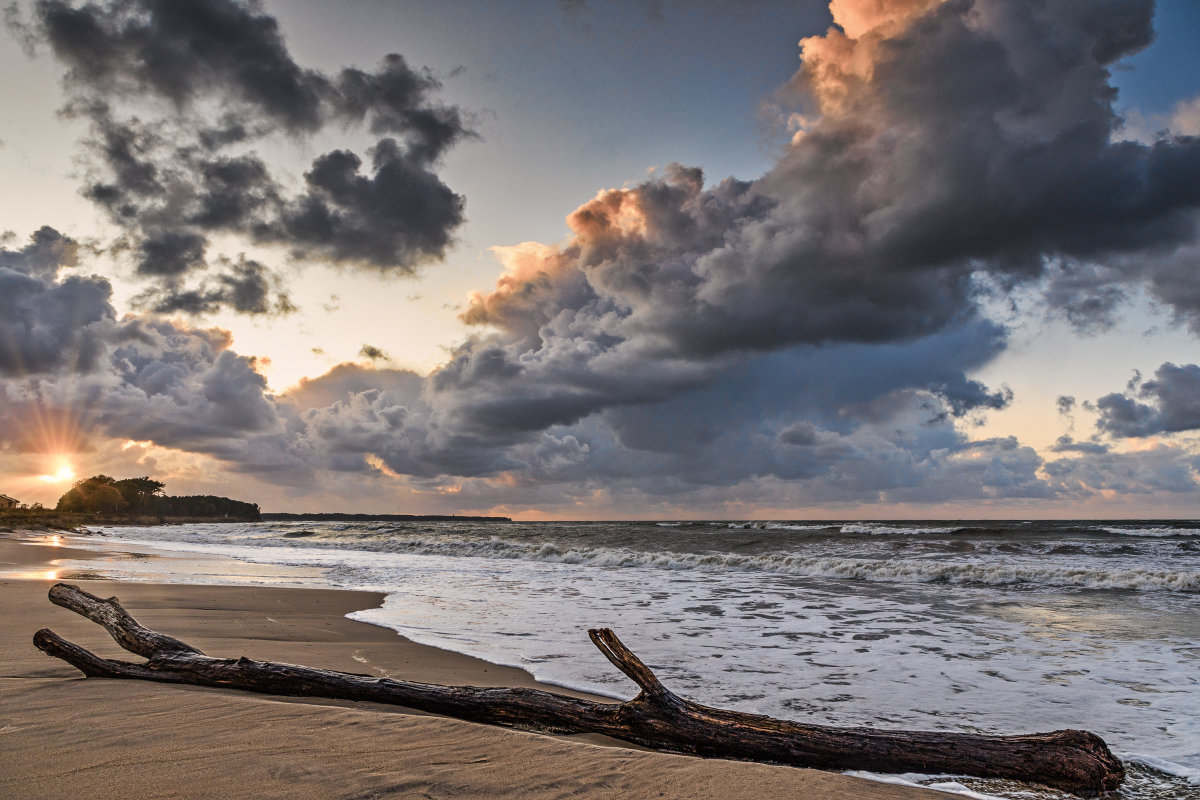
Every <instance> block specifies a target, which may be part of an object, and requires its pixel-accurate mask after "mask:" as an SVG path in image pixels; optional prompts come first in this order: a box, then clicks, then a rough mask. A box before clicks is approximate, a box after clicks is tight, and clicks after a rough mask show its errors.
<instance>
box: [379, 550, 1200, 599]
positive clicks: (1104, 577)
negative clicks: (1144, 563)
mask: <svg viewBox="0 0 1200 800" xmlns="http://www.w3.org/2000/svg"><path fill="white" fill-rule="evenodd" d="M380 544H381V545H383V546H382V547H380V548H379V549H382V550H384V551H387V552H394V553H404V554H411V555H432V556H449V557H474V558H503V559H514V560H522V561H542V562H550V563H561V564H572V565H580V566H589V567H602V568H626V567H640V568H650V569H665V570H696V571H701V572H759V573H767V574H776V575H787V576H797V577H806V578H832V579H839V580H863V581H873V582H884V583H946V584H965V585H970V584H974V585H984V586H1057V587H1068V588H1079V589H1123V590H1136V591H1174V592H1200V572H1187V571H1174V570H1165V569H1148V568H1130V569H1102V568H1095V567H1074V566H1056V565H1054V564H1045V563H1038V564H1018V563H1000V564H996V563H984V562H979V561H938V560H931V559H908V560H905V559H888V560H883V559H869V558H840V557H836V556H802V555H796V554H786V553H770V554H760V555H742V554H737V553H679V552H672V551H658V552H646V551H638V550H629V549H625V548H604V547H599V548H587V547H560V546H559V545H557V544H555V543H553V542H542V543H528V544H527V543H521V542H511V541H506V540H504V539H500V538H497V537H492V538H489V539H469V540H464V539H457V538H449V537H430V538H425V537H410V538H406V539H394V540H391V541H388V542H386V543H382V542H381V543H380Z"/></svg>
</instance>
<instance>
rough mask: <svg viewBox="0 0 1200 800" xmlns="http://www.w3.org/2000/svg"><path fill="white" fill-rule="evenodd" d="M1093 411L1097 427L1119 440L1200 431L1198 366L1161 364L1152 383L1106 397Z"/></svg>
mask: <svg viewBox="0 0 1200 800" xmlns="http://www.w3.org/2000/svg"><path fill="white" fill-rule="evenodd" d="M1142 401H1146V402H1142ZM1096 408H1097V410H1098V411H1099V412H1100V419H1099V420H1098V421H1097V423H1096V427H1097V428H1098V429H1099V430H1101V431H1103V432H1104V433H1108V434H1111V435H1113V436H1116V437H1120V438H1127V437H1133V436H1153V435H1155V434H1159V433H1178V432H1180V431H1191V430H1197V429H1200V366H1197V365H1195V364H1185V365H1183V366H1182V367H1179V366H1176V365H1174V364H1171V363H1166V364H1163V365H1162V366H1160V367H1159V368H1158V369H1157V370H1155V373H1154V379H1153V380H1148V381H1145V382H1141V383H1140V384H1134V385H1132V386H1131V387H1130V389H1129V390H1128V391H1126V392H1125V393H1124V394H1117V393H1115V392H1114V393H1113V394H1108V395H1105V396H1104V397H1101V398H1100V399H1099V400H1097V401H1096Z"/></svg>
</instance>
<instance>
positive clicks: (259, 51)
mask: <svg viewBox="0 0 1200 800" xmlns="http://www.w3.org/2000/svg"><path fill="white" fill-rule="evenodd" d="M34 9H35V14H34V16H35V19H34V21H33V23H32V24H30V25H25V24H24V23H22V22H20V21H19V20H17V19H15V17H14V16H13V15H11V14H10V15H9V20H8V23H9V27H10V28H12V29H14V30H15V31H16V32H17V33H18V34H19V35H20V36H21V37H23V39H24V40H26V41H29V42H32V43H33V44H34V45H42V46H45V47H46V48H47V49H48V50H49V51H50V52H51V53H52V54H53V56H54V57H55V58H56V59H57V60H58V61H59V62H60V63H61V64H62V65H63V67H64V69H65V72H64V76H63V85H64V88H65V90H66V93H67V102H66V105H65V106H64V113H66V114H67V115H68V116H74V117H81V118H84V119H87V120H88V121H89V122H90V126H91V132H90V135H89V136H88V138H87V140H86V146H87V151H88V153H89V155H90V158H89V161H88V169H87V173H86V180H85V185H84V187H83V190H82V191H83V195H84V196H85V197H87V198H88V199H90V200H92V201H93V202H94V203H96V204H97V205H98V206H99V207H101V208H103V209H104V210H105V211H106V212H107V214H108V215H109V217H110V218H111V219H112V220H113V221H114V222H116V223H117V224H119V225H121V226H122V227H123V228H124V229H125V230H126V232H127V237H128V245H129V247H131V249H132V255H133V257H134V260H135V263H136V269H137V272H138V274H139V275H141V276H143V277H145V278H147V279H149V280H152V281H153V282H154V283H155V284H156V285H157V288H156V289H152V290H151V291H152V293H159V294H162V295H164V298H165V299H163V300H161V301H160V302H159V303H158V305H159V306H161V307H163V308H171V307H178V308H180V309H183V310H189V311H193V312H196V313H200V312H204V311H210V310H215V309H217V308H220V307H227V308H230V309H231V310H234V311H241V312H246V313H255V314H261V313H268V312H269V311H273V310H278V309H281V308H283V309H286V308H288V307H290V302H289V301H288V300H287V299H286V297H282V296H281V297H280V298H279V299H278V300H275V301H269V300H267V299H265V298H262V297H259V298H257V299H255V300H253V301H251V300H247V290H246V289H245V288H244V287H245V286H246V280H247V275H246V271H245V270H244V269H243V270H241V271H240V272H232V273H231V272H228V271H227V272H226V273H224V274H221V275H218V276H217V277H216V279H215V280H213V281H210V282H209V283H210V284H211V285H219V286H222V288H221V289H212V288H204V287H198V286H195V285H192V284H190V283H189V280H190V279H191V278H192V277H193V276H203V275H205V274H206V271H207V270H209V269H210V268H211V267H212V264H211V258H212V252H211V251H212V247H213V245H212V240H213V237H214V235H218V234H234V235H239V236H243V237H246V238H248V239H249V240H251V241H255V242H258V243H263V244H271V245H280V246H282V247H284V248H285V249H286V251H287V252H288V253H289V255H290V256H291V257H293V258H295V259H298V260H301V261H326V262H327V261H332V262H335V263H338V264H342V265H346V266H351V267H363V268H367V269H370V270H374V271H378V272H383V273H389V274H402V275H407V274H412V273H413V272H415V271H416V270H417V269H418V268H419V267H420V266H422V265H423V264H426V263H429V262H433V261H438V260H440V259H441V258H442V257H443V256H444V255H445V252H446V250H447V248H448V247H449V246H450V245H451V243H452V242H453V234H454V231H455V229H457V228H458V227H459V226H460V225H461V224H462V223H463V221H464V215H463V198H462V197H461V196H459V195H457V194H455V193H454V192H453V191H452V190H450V189H449V188H448V187H447V186H446V185H445V184H444V183H443V182H442V181H441V179H440V178H439V177H438V175H437V173H436V172H435V167H436V164H437V162H438V160H439V159H440V158H441V157H442V156H443V155H444V154H445V152H446V151H447V149H448V148H450V147H451V146H453V145H454V144H455V143H456V142H458V141H461V140H462V139H463V138H464V137H468V136H471V135H472V134H471V132H470V130H469V129H468V127H467V125H466V123H465V121H464V119H463V115H462V114H461V112H460V111H459V110H458V109H457V108H455V107H453V106H447V105H442V104H439V103H438V102H437V101H436V99H435V96H436V93H437V91H438V90H439V88H440V84H439V83H438V81H437V79H436V78H435V77H434V76H433V75H432V74H431V73H430V72H428V71H427V70H418V69H414V68H412V67H411V66H409V64H408V63H407V62H406V61H405V59H404V58H403V57H402V56H400V55H398V54H394V53H393V54H389V55H387V56H386V57H384V59H383V60H382V62H381V63H380V64H379V66H378V67H377V68H376V69H375V70H374V71H370V72H368V71H364V70H362V69H358V68H354V67H348V68H345V69H342V70H340V71H339V72H336V73H331V74H327V73H324V72H321V71H318V70H313V69H309V68H306V67H303V66H302V65H300V64H298V63H297V62H296V61H295V60H294V59H293V57H292V55H291V53H290V52H289V50H288V48H287V45H286V42H285V41H284V39H283V35H282V32H281V31H280V29H279V25H278V23H277V22H276V20H275V19H274V17H272V16H270V15H269V14H266V13H263V12H262V11H261V9H260V7H259V6H258V5H257V4H256V3H244V2H240V1H239V0H202V1H201V2H189V3H174V2H167V1H166V0H133V1H132V2H124V1H121V2H118V1H117V0H106V1H105V2H89V3H85V4H83V5H72V4H69V3H67V2H63V1H62V0H40V2H38V3H36V4H35V7H34ZM347 126H351V127H355V126H357V127H362V128H365V129H366V130H369V131H370V132H371V133H374V134H376V135H378V136H380V137H381V138H380V139H379V140H378V142H377V144H376V145H375V146H374V148H372V149H371V150H370V151H368V155H369V156H370V159H371V162H370V168H369V170H368V171H367V172H366V173H365V174H363V173H362V172H361V168H362V166H363V164H362V160H361V159H360V158H359V156H358V155H356V154H355V153H353V152H351V151H349V150H345V149H340V150H334V151H331V152H329V153H326V154H324V155H321V156H318V157H317V158H316V159H315V160H314V161H313V163H312V166H311V168H310V169H309V170H308V171H307V172H306V173H305V174H304V183H305V186H304V188H303V189H302V190H301V191H299V193H295V194H292V193H289V192H288V191H287V190H285V189H284V186H285V185H290V183H292V182H293V181H291V177H292V176H290V175H287V174H283V173H280V172H279V171H278V169H277V168H274V167H272V166H269V165H268V163H267V162H266V161H264V160H263V158H262V157H261V156H260V155H259V152H258V149H257V148H258V147H259V146H260V145H265V146H267V147H271V148H277V145H279V144H284V145H291V146H293V147H294V146H295V145H296V144H298V143H302V142H304V141H306V140H308V139H310V138H311V137H313V136H315V135H317V134H322V133H326V132H331V131H341V130H344V129H345V128H346V127H347ZM255 270H256V272H257V274H258V275H260V276H262V277H263V278H264V279H263V280H260V281H258V282H257V287H258V288H260V289H261V288H265V287H266V286H267V284H269V283H271V282H272V281H271V280H270V279H268V278H266V277H265V271H266V268H265V267H264V266H262V265H261V264H260V265H258V266H257V267H256V268H255ZM235 284H238V285H239V286H241V287H243V288H238V286H235Z"/></svg>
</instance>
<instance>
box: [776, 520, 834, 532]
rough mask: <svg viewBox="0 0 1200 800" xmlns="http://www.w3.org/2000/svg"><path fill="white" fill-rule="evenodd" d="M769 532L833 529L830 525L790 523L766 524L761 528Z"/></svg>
mask: <svg viewBox="0 0 1200 800" xmlns="http://www.w3.org/2000/svg"><path fill="white" fill-rule="evenodd" d="M763 527H764V528H766V530H769V531H824V530H829V529H830V528H832V527H834V526H832V525H799V524H793V523H790V522H768V523H767V524H766V525H764V526H763Z"/></svg>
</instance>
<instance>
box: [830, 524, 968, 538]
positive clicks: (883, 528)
mask: <svg viewBox="0 0 1200 800" xmlns="http://www.w3.org/2000/svg"><path fill="white" fill-rule="evenodd" d="M961 530H962V528H961V527H936V528H915V527H909V526H900V525H885V524H883V523H879V522H853V523H848V524H846V525H843V526H842V528H841V531H842V533H866V534H870V535H872V536H926V535H929V534H937V533H958V532H959V531H961Z"/></svg>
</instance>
